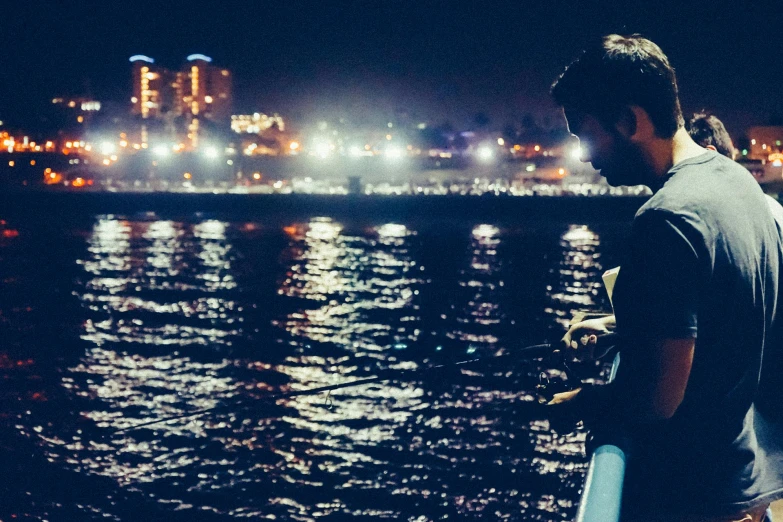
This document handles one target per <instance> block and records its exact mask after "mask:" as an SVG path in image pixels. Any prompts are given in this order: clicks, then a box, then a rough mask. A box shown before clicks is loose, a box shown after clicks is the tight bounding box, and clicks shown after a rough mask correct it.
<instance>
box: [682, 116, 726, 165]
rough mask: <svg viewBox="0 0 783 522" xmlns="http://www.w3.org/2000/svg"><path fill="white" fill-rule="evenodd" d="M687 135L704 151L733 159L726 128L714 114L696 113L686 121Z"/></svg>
mask: <svg viewBox="0 0 783 522" xmlns="http://www.w3.org/2000/svg"><path fill="white" fill-rule="evenodd" d="M688 134H690V136H691V138H693V141H695V142H696V143H698V144H699V145H701V146H702V147H704V148H705V149H710V150H714V151H715V152H717V153H718V154H721V155H723V156H726V157H727V158H729V159H734V157H735V156H736V150H735V149H734V142H732V141H731V136H730V135H729V131H727V130H726V126H725V125H723V122H722V121H720V120H719V119H718V118H717V116H715V115H714V114H707V113H706V112H697V113H696V114H694V115H693V116H692V117H691V119H690V120H688Z"/></svg>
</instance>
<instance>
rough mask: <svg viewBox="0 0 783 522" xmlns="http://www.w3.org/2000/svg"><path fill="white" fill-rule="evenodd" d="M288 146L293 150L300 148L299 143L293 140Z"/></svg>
mask: <svg viewBox="0 0 783 522" xmlns="http://www.w3.org/2000/svg"><path fill="white" fill-rule="evenodd" d="M288 148H289V149H291V150H299V143H297V142H295V141H292V142H291V144H290V145H289V146H288Z"/></svg>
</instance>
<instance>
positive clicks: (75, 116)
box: [52, 97, 101, 125]
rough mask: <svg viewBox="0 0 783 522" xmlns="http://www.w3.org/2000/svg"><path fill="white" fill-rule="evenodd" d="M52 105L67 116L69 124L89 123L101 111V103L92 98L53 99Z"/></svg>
mask: <svg viewBox="0 0 783 522" xmlns="http://www.w3.org/2000/svg"><path fill="white" fill-rule="evenodd" d="M52 104H53V105H55V106H57V107H58V108H59V109H62V110H63V113H62V114H64V115H65V114H67V116H66V118H67V120H68V121H67V122H64V123H67V124H70V125H73V124H80V123H85V122H86V121H89V119H90V118H91V117H92V115H93V114H95V113H96V112H98V111H100V110H101V102H99V101H96V100H94V99H92V98H68V97H59V98H53V99H52Z"/></svg>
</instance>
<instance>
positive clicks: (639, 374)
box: [549, 338, 696, 424]
mask: <svg viewBox="0 0 783 522" xmlns="http://www.w3.org/2000/svg"><path fill="white" fill-rule="evenodd" d="M695 343H696V340H695V339H694V338H685V339H663V340H660V341H653V342H648V343H644V344H643V345H640V346H637V347H636V348H635V349H636V350H637V351H638V352H639V353H640V354H643V355H641V356H638V357H634V358H632V359H631V360H628V361H626V360H625V359H623V361H622V364H620V367H619V368H618V372H617V378H616V379H615V380H614V381H613V382H612V383H611V384H608V385H603V386H590V387H585V388H578V389H577V390H572V391H569V392H564V393H558V394H556V395H555V397H554V398H553V399H552V401H550V403H549V404H550V405H553V406H558V407H564V408H567V409H568V410H571V411H569V413H572V414H573V415H575V416H577V417H582V418H585V419H587V420H588V422H589V421H590V420H591V419H603V418H615V419H620V420H623V421H624V422H628V423H632V424H640V423H641V424H643V423H648V422H656V421H661V420H666V419H669V418H671V417H672V416H673V415H674V413H675V412H676V411H677V408H678V407H679V406H680V404H681V403H682V400H683V398H684V397H685V389H686V388H687V385H688V377H689V376H690V372H691V365H692V363H693V351H694V346H695ZM626 363H628V364H626Z"/></svg>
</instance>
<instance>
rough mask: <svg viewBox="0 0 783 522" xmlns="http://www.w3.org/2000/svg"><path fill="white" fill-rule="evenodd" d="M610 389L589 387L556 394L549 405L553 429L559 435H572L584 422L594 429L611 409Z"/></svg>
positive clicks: (608, 386)
mask: <svg viewBox="0 0 783 522" xmlns="http://www.w3.org/2000/svg"><path fill="white" fill-rule="evenodd" d="M610 387H611V386H610V385H600V386H590V385H587V386H585V387H582V388H576V389H574V390H570V391H567V392H562V393H556V394H555V396H554V397H553V398H552V400H551V401H549V402H548V403H547V406H549V407H550V408H551V409H550V411H551V414H550V415H549V423H550V426H551V427H552V429H553V430H555V431H556V432H558V433H570V432H572V431H574V429H575V428H576V427H577V424H578V423H579V421H584V423H585V424H586V425H587V427H588V428H591V429H592V428H594V427H595V425H596V423H600V422H601V421H602V420H603V419H604V417H605V416H606V414H607V412H608V411H609V410H610V408H611V405H610V401H611V392H610Z"/></svg>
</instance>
